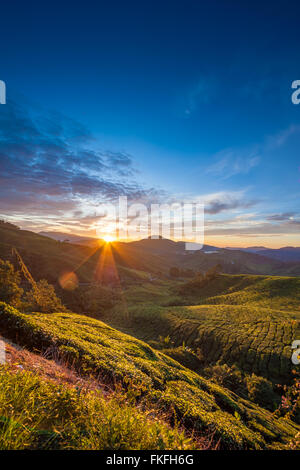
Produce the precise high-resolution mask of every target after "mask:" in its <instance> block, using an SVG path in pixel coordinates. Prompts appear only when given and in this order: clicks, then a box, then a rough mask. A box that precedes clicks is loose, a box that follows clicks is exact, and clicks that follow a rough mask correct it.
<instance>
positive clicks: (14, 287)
mask: <svg viewBox="0 0 300 470" xmlns="http://www.w3.org/2000/svg"><path fill="white" fill-rule="evenodd" d="M20 282H21V277H20V274H19V273H18V272H16V271H15V270H14V267H13V265H12V264H11V263H10V262H9V261H3V260H1V259H0V300H1V301H3V302H7V303H8V304H11V305H14V306H18V305H19V304H20V300H21V296H22V294H23V289H21V288H20Z"/></svg>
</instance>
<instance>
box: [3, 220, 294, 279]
mask: <svg viewBox="0 0 300 470" xmlns="http://www.w3.org/2000/svg"><path fill="white" fill-rule="evenodd" d="M67 241H68V242H67ZM104 243H105V242H104V241H101V240H100V241H99V240H98V239H95V238H89V237H80V236H77V235H72V234H67V233H64V232H43V233H42V234H37V233H33V232H29V231H26V230H20V229H18V228H14V227H13V226H11V225H7V224H2V225H1V223H0V258H2V259H8V260H9V259H11V248H12V247H13V246H14V247H16V248H17V249H18V250H19V251H20V253H21V255H22V257H23V259H24V261H25V263H26V264H28V267H29V269H30V270H31V271H32V274H33V275H34V277H35V278H37V279H40V278H45V279H48V280H49V281H50V282H55V281H56V280H57V279H58V277H59V276H60V275H61V273H62V272H64V271H72V270H74V269H76V273H77V275H78V277H79V280H80V282H89V281H91V280H92V279H93V276H94V273H95V269H97V266H98V265H99V256H101V252H102V250H103V247H105V244H104ZM295 250H297V249H295ZM269 251H271V253H273V251H279V252H281V250H269ZM292 251H293V252H294V250H292ZM111 252H112V254H113V257H114V260H115V263H116V265H118V266H119V267H122V269H123V268H126V269H127V268H129V269H133V270H138V271H143V272H147V273H149V274H154V275H162V276H166V275H167V276H168V274H169V270H170V268H171V267H175V266H176V267H179V268H182V269H193V270H194V271H195V272H197V271H200V272H206V271H207V270H208V269H210V268H211V267H212V266H215V265H216V264H220V265H221V266H222V271H223V272H224V273H228V274H264V275H281V276H282V275H285V276H300V262H299V261H296V262H295V260H294V259H293V261H292V262H290V261H289V262H284V261H282V260H280V259H277V258H275V257H273V258H272V257H270V256H266V255H265V254H264V253H263V254H262V252H261V251H260V252H259V253H257V252H254V253H253V252H251V251H247V250H245V249H242V250H241V249H236V250H232V249H226V248H219V247H215V246H210V245H204V247H203V248H202V249H201V250H197V251H187V250H185V243H184V242H175V241H173V240H167V239H162V238H161V239H149V238H147V239H143V240H139V241H134V242H128V243H125V242H114V243H112V244H111Z"/></svg>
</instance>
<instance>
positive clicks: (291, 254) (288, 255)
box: [228, 246, 300, 263]
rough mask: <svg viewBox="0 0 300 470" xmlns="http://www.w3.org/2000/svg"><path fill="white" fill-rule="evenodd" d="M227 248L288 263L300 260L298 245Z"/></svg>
mask: <svg viewBox="0 0 300 470" xmlns="http://www.w3.org/2000/svg"><path fill="white" fill-rule="evenodd" d="M228 250H240V251H246V252H248V253H257V254H260V255H262V256H267V257H268V258H272V259H277V260H279V261H284V262H288V263H293V262H294V263H297V262H299V261H300V247H294V246H285V247H283V248H277V249H276V248H275V249H273V248H266V247H264V246H251V247H249V248H228Z"/></svg>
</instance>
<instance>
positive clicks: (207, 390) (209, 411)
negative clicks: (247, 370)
mask: <svg viewBox="0 0 300 470" xmlns="http://www.w3.org/2000/svg"><path fill="white" fill-rule="evenodd" d="M0 327H1V331H3V334H4V335H6V336H7V337H10V338H11V339H13V340H17V342H18V343H21V344H23V345H25V346H27V347H28V348H30V349H31V350H32V349H35V350H38V351H39V352H42V351H45V350H48V351H49V348H50V349H51V348H52V350H53V351H55V352H56V354H57V353H59V354H61V355H62V356H63V357H67V358H68V359H69V360H71V361H74V364H75V365H76V366H77V367H78V369H80V370H81V371H82V372H86V373H91V372H92V373H93V374H95V375H97V374H100V375H101V377H102V379H103V380H105V381H110V383H112V384H115V383H118V382H119V381H120V382H122V383H123V385H125V389H126V388H128V384H130V386H133V385H134V390H137V391H138V393H137V397H136V404H138V405H139V406H146V407H147V409H149V408H151V406H154V407H158V408H159V409H160V410H161V411H162V412H166V413H170V412H171V410H173V413H175V415H176V419H175V421H176V420H180V422H181V424H182V425H184V426H185V428H186V429H190V430H193V431H194V432H196V433H200V434H201V433H202V434H203V433H205V434H211V433H215V438H216V439H220V445H221V448H230V449H248V448H249V449H251V448H252V449H253V448H268V447H272V448H274V447H280V446H281V447H282V446H284V445H285V443H286V442H287V441H288V440H289V439H290V438H291V437H293V436H294V435H295V434H296V432H297V431H298V427H297V426H296V425H294V424H293V423H291V422H290V421H288V420H284V419H282V418H278V419H277V418H274V416H273V415H272V414H271V413H270V412H268V411H266V410H264V409H262V408H260V407H259V406H257V405H255V404H253V403H251V402H249V401H247V400H244V399H242V398H240V397H238V396H237V395H235V394H234V393H233V392H230V391H229V390H227V389H225V388H223V387H221V386H218V385H216V384H214V383H213V382H210V381H209V380H206V379H204V378H202V377H201V376H199V375H198V374H196V373H195V372H192V371H191V370H189V369H186V368H185V367H183V366H182V365H180V364H179V363H178V362H176V361H175V360H173V359H171V358H170V357H168V356H166V355H164V354H163V353H161V352H159V351H155V350H154V349H152V348H151V347H150V346H149V345H147V344H146V343H144V342H142V341H139V340H137V339H135V338H133V337H131V336H128V335H125V334H123V333H121V332H120V331H117V330H115V329H113V328H111V327H109V326H108V325H106V324H104V323H102V322H100V321H98V320H95V319H92V318H88V317H85V316H81V315H76V314H71V313H56V314H51V315H49V314H41V313H34V314H30V315H29V314H22V313H20V312H18V311H17V310H15V309H13V308H12V307H9V306H7V305H6V304H4V303H1V304H0ZM16 403H20V405H19V406H23V402H22V401H21V398H19V399H18V400H17V401H16ZM145 403H146V405H145ZM41 409H42V408H41ZM72 413H73V411H72ZM42 414H43V415H44V414H46V415H47V413H44V412H43V413H42ZM77 444H78V443H76V445H77ZM74 445H75V444H74ZM127 445H128V446H129V447H127V448H133V447H131V446H132V445H134V444H132V443H128V444H127ZM147 445H148V444H147Z"/></svg>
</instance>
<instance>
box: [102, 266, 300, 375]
mask: <svg viewBox="0 0 300 470" xmlns="http://www.w3.org/2000/svg"><path fill="white" fill-rule="evenodd" d="M180 292H184V293H182V294H181V295H180V296H179V295H178V296H177V297H174V298H173V299H172V298H171V297H170V303H169V305H170V306H162V304H160V305H159V303H158V302H157V303H156V304H155V303H154V302H155V298H154V297H153V299H152V301H147V302H144V304H142V303H140V304H139V305H137V304H135V305H134V304H133V303H132V304H130V305H129V306H128V309H129V313H128V317H129V320H128V319H127V321H126V323H125V322H124V321H123V318H122V315H120V313H118V309H116V311H115V313H114V315H113V316H111V318H106V321H108V322H110V323H111V324H112V325H113V326H116V327H118V328H122V329H123V331H130V333H131V334H133V335H135V336H137V337H138V338H140V339H143V340H145V341H159V338H160V337H161V336H169V337H170V340H171V342H172V343H173V344H174V346H180V345H181V344H182V343H183V342H184V343H185V344H186V345H187V346H188V347H190V348H192V349H193V350H194V351H197V350H201V353H202V355H203V357H204V361H205V363H206V364H215V363H216V362H217V361H220V362H221V363H226V364H229V365H231V364H236V365H237V366H238V367H239V368H240V369H241V370H242V371H244V372H247V373H252V372H254V373H255V374H257V375H261V376H264V377H267V378H268V379H271V380H272V381H273V382H274V383H283V384H284V383H289V382H290V381H291V379H292V375H291V371H292V363H291V353H292V350H291V344H292V341H293V340H295V339H298V338H299V337H300V307H299V305H300V303H299V301H300V279H299V278H293V277H292V278H288V277H272V276H246V275H219V276H218V277H217V279H215V280H211V281H210V282H208V283H207V284H205V285H204V286H197V284H196V283H195V282H194V281H193V280H192V281H190V282H188V283H186V284H183V285H181V286H180ZM125 295H126V292H125Z"/></svg>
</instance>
